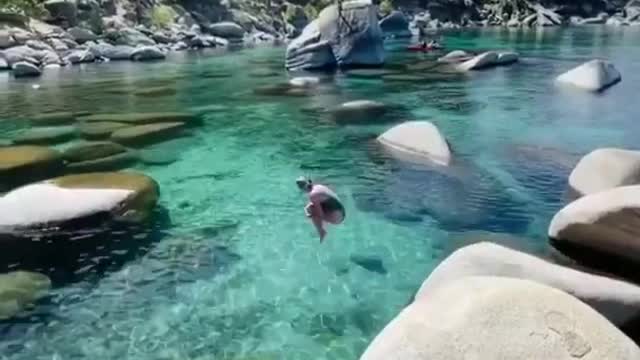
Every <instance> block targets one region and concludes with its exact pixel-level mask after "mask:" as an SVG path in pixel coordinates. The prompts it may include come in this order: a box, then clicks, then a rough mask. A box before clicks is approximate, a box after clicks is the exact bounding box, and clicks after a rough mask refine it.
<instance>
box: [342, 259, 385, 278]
mask: <svg viewBox="0 0 640 360" xmlns="http://www.w3.org/2000/svg"><path fill="white" fill-rule="evenodd" d="M349 259H350V260H351V262H353V263H355V264H356V265H358V266H360V267H362V268H363V269H365V270H367V271H370V272H373V273H376V274H380V275H385V274H386V273H387V269H386V268H385V267H384V262H383V261H382V259H381V258H379V257H376V256H364V255H351V256H350V257H349Z"/></svg>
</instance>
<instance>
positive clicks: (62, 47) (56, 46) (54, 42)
mask: <svg viewBox="0 0 640 360" xmlns="http://www.w3.org/2000/svg"><path fill="white" fill-rule="evenodd" d="M47 41H49V44H51V47H52V48H53V50H55V51H57V52H59V53H60V52H65V51H68V50H69V45H67V44H66V43H65V42H64V41H62V40H60V39H56V38H51V39H48V40H47Z"/></svg>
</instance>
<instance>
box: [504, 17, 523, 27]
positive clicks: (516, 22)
mask: <svg viewBox="0 0 640 360" xmlns="http://www.w3.org/2000/svg"><path fill="white" fill-rule="evenodd" d="M521 25H522V24H521V23H520V19H518V17H516V16H514V17H512V18H511V19H509V21H507V26H508V27H520V26H521Z"/></svg>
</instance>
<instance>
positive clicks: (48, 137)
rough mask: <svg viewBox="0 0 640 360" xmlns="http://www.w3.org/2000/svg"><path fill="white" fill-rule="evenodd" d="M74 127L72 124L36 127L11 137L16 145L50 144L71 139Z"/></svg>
mask: <svg viewBox="0 0 640 360" xmlns="http://www.w3.org/2000/svg"><path fill="white" fill-rule="evenodd" d="M75 136H76V129H75V128H74V127H73V126H54V127H36V128H31V129H28V130H25V131H23V132H21V133H19V134H18V135H17V136H15V137H14V138H13V143H14V144H18V145H52V144H59V143H63V142H66V141H69V140H71V139H73V138H74V137H75Z"/></svg>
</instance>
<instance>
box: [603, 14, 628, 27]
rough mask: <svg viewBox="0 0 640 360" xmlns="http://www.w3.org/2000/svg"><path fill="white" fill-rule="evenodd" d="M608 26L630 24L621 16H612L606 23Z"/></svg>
mask: <svg viewBox="0 0 640 360" xmlns="http://www.w3.org/2000/svg"><path fill="white" fill-rule="evenodd" d="M605 24H606V25H607V26H624V25H628V23H627V21H626V20H625V19H623V18H621V17H617V16H612V17H610V18H609V19H607V22H606V23H605Z"/></svg>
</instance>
